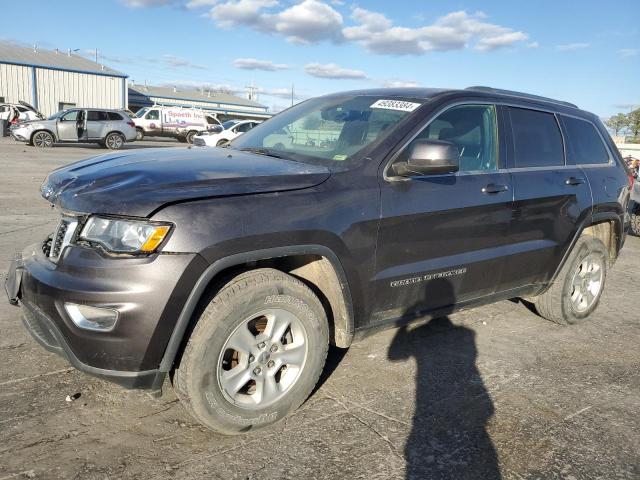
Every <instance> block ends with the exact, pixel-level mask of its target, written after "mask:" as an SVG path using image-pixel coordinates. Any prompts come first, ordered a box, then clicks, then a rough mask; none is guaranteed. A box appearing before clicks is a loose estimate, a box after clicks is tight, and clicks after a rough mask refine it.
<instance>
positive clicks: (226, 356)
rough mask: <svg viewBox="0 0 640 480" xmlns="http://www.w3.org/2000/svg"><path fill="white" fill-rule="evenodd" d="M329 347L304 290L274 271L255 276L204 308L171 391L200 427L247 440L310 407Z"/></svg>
mask: <svg viewBox="0 0 640 480" xmlns="http://www.w3.org/2000/svg"><path fill="white" fill-rule="evenodd" d="M328 345H329V329H328V325H327V318H326V314H325V311H324V309H323V307H322V304H321V303H320V300H318V297H317V296H316V295H315V294H314V293H313V292H312V291H311V290H310V289H309V288H308V287H307V286H306V285H304V284H303V283H302V282H300V281H299V280H297V279H295V278H294V277H292V276H290V275H287V274H285V273H283V272H280V271H278V270H274V269H269V268H262V269H257V270H252V271H249V272H246V273H243V274H240V275H238V276H236V277H235V278H233V279H232V280H231V281H229V282H228V283H227V284H226V285H225V286H224V287H223V288H222V289H221V290H220V291H219V292H218V293H217V294H216V295H215V297H214V298H213V300H212V301H211V302H210V303H209V304H208V305H207V306H206V308H205V309H204V311H203V313H202V315H201V316H200V318H199V320H198V323H197V324H196V326H195V328H194V329H193V332H192V333H191V336H190V338H189V341H188V342H187V345H186V347H185V350H184V353H183V354H182V357H181V359H180V364H179V366H178V367H177V369H176V370H175V374H174V376H173V386H174V388H175V390H176V393H177V395H178V397H179V398H180V400H181V401H182V402H183V404H184V405H185V407H186V408H187V410H188V411H189V412H190V413H191V414H192V415H193V416H194V417H195V418H197V419H198V420H199V421H200V422H201V423H202V424H204V425H205V426H207V427H209V428H211V429H212V430H215V431H217V432H220V433H224V434H230V435H233V434H239V433H242V432H247V431H249V430H254V429H257V428H262V427H265V426H267V425H270V424H273V423H275V422H277V421H279V420H281V419H283V418H284V417H286V416H287V415H288V414H290V413H291V412H293V411H294V410H296V409H297V408H298V407H299V406H300V405H301V404H302V403H303V402H304V401H305V400H306V399H307V397H308V396H309V395H310V394H311V392H312V390H313V388H314V387H315V385H316V383H317V381H318V378H319V377H320V373H321V372H322V369H323V367H324V363H325V360H326V356H327V349H328ZM231 372H234V373H231Z"/></svg>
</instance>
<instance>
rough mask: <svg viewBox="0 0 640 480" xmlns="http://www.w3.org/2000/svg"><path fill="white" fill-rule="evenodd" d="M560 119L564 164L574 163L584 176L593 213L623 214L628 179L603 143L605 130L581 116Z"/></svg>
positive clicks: (565, 116)
mask: <svg viewBox="0 0 640 480" xmlns="http://www.w3.org/2000/svg"><path fill="white" fill-rule="evenodd" d="M560 121H561V124H562V128H563V131H564V136H565V138H566V140H567V163H569V164H572V165H578V166H579V167H580V168H581V169H582V171H583V172H584V173H585V175H586V176H587V178H588V180H589V184H590V186H591V191H592V195H593V213H594V215H596V216H597V215H598V214H600V213H603V214H606V213H609V212H615V213H617V214H618V215H624V212H625V210H626V207H627V205H626V203H627V200H626V199H627V194H626V192H627V191H628V187H629V179H628V177H627V174H626V172H625V171H624V169H623V168H621V167H620V166H619V165H618V163H617V162H616V159H615V157H614V156H613V154H612V152H611V150H610V149H609V147H608V146H607V143H606V140H605V135H607V136H608V134H607V133H606V131H604V132H602V131H601V130H600V128H602V126H601V125H599V126H597V125H596V124H595V123H593V122H591V121H589V120H586V119H583V118H578V117H571V116H568V115H560ZM598 127H600V128H598ZM603 130H604V129H603Z"/></svg>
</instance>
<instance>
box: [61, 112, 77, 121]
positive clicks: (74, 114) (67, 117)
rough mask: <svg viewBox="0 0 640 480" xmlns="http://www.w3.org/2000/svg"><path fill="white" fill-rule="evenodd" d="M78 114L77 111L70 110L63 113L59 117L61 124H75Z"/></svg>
mask: <svg viewBox="0 0 640 480" xmlns="http://www.w3.org/2000/svg"><path fill="white" fill-rule="evenodd" d="M78 112H79V110H71V111H70V112H67V113H65V114H64V115H62V117H60V120H61V121H63V122H75V121H76V120H78Z"/></svg>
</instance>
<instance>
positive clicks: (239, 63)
mask: <svg viewBox="0 0 640 480" xmlns="http://www.w3.org/2000/svg"><path fill="white" fill-rule="evenodd" d="M233 66H234V67H236V68H241V69H243V70H264V71H267V72H275V71H277V70H288V69H289V65H285V64H284V63H274V62H272V61H271V60H257V59H255V58H236V59H235V60H234V61H233Z"/></svg>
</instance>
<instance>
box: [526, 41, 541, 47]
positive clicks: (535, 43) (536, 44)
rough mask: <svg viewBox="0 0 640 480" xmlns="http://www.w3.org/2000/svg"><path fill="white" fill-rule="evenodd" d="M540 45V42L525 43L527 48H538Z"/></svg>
mask: <svg viewBox="0 0 640 480" xmlns="http://www.w3.org/2000/svg"><path fill="white" fill-rule="evenodd" d="M539 46H540V44H539V43H538V42H531V43H527V44H526V45H525V47H527V48H538V47H539Z"/></svg>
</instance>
